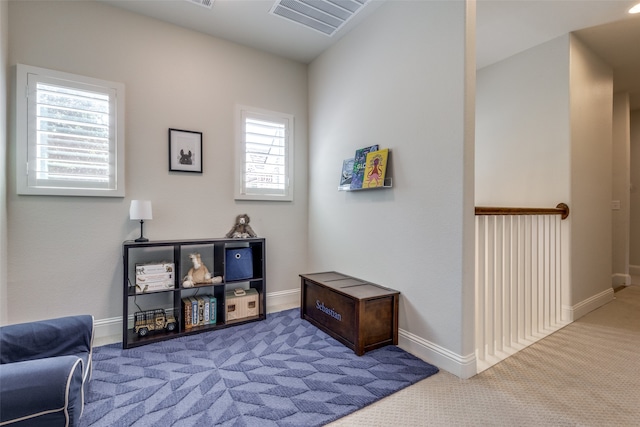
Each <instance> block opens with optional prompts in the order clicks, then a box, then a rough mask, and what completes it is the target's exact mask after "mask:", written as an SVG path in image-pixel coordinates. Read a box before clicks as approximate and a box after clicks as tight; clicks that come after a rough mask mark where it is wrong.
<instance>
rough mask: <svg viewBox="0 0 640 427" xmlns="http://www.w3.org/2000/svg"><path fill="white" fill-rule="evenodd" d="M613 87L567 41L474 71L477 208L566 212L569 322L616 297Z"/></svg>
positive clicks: (597, 65)
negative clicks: (561, 206) (559, 208)
mask: <svg viewBox="0 0 640 427" xmlns="http://www.w3.org/2000/svg"><path fill="white" fill-rule="evenodd" d="M612 81H613V80H612V71H611V68H610V67H608V66H607V65H606V64H604V63H603V62H602V61H601V60H600V59H599V58H597V57H595V56H594V55H593V54H592V53H591V52H590V51H589V50H588V49H587V48H586V47H585V46H584V45H583V44H582V43H581V42H580V41H579V40H577V39H576V38H575V37H574V36H572V35H565V36H562V37H559V38H556V39H554V40H551V41H549V42H547V43H544V44H541V45H539V46H536V47H534V48H532V49H529V50H527V51H525V52H522V53H520V54H518V55H515V56H513V57H511V58H508V59H506V60H504V61H501V62H499V63H497V64H494V65H491V66H489V67H485V68H483V69H481V70H479V71H478V81H477V86H478V87H477V112H476V119H477V125H476V204H477V205H484V206H525V207H554V206H556V204H557V203H560V202H565V203H567V204H568V205H569V207H570V209H571V214H570V216H569V218H568V219H567V220H565V221H563V236H562V241H563V245H564V249H563V250H564V253H566V254H568V258H566V259H565V261H566V262H565V265H564V268H563V272H562V274H563V276H562V277H563V279H562V280H563V283H569V284H570V285H569V287H568V288H565V292H564V293H563V304H564V305H565V314H566V316H567V318H568V320H571V319H576V318H578V317H580V316H582V315H583V314H585V313H586V312H588V311H590V310H592V309H594V308H597V307H598V306H600V305H602V304H604V303H606V302H607V301H609V300H610V299H611V297H612V292H611V268H612V267H611V251H612V247H611V239H612V232H611V188H612V166H611V162H612V142H611V141H612V102H613V95H612V94H613V84H612Z"/></svg>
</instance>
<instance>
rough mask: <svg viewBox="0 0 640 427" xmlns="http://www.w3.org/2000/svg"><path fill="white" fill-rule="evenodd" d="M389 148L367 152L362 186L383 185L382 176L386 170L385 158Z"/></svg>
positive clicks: (387, 156)
mask: <svg viewBox="0 0 640 427" xmlns="http://www.w3.org/2000/svg"><path fill="white" fill-rule="evenodd" d="M388 159H389V149H388V148H385V149H384V150H378V151H372V152H370V153H369V154H367V162H366V166H365V170H364V178H363V181H362V188H375V187H382V186H383V185H384V176H385V174H386V172H387V160H388Z"/></svg>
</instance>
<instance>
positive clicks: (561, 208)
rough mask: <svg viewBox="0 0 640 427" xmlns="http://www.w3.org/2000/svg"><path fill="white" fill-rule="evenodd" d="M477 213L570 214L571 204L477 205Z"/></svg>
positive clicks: (564, 217) (563, 215)
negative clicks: (498, 206)
mask: <svg viewBox="0 0 640 427" xmlns="http://www.w3.org/2000/svg"><path fill="white" fill-rule="evenodd" d="M476 215H562V219H567V217H568V216H569V206H567V205H566V204H565V203H559V204H558V206H556V207H555V208H496V207H481V206H476Z"/></svg>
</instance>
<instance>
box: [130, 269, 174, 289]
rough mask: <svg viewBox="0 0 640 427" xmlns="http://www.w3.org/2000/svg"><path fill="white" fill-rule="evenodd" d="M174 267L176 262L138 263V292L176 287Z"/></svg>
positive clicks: (136, 285) (136, 286)
mask: <svg viewBox="0 0 640 427" xmlns="http://www.w3.org/2000/svg"><path fill="white" fill-rule="evenodd" d="M174 269H175V264H173V263H169V262H158V263H149V264H136V283H135V289H136V293H137V294H143V293H147V292H157V291H165V290H167V289H174V288H175V279H174Z"/></svg>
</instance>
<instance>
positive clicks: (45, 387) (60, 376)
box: [0, 315, 93, 427]
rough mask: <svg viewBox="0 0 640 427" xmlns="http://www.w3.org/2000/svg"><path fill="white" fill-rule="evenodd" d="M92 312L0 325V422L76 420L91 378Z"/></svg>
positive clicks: (50, 423)
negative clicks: (89, 313)
mask: <svg viewBox="0 0 640 427" xmlns="http://www.w3.org/2000/svg"><path fill="white" fill-rule="evenodd" d="M92 345H93V316H89V315H82V316H69V317H62V318H57V319H50V320H43V321H38V322H30V323H21V324H16V325H7V326H2V327H0V426H5V425H10V426H29V427H32V426H47V427H49V426H77V425H79V419H80V416H81V415H82V409H83V406H84V392H85V390H86V389H87V388H88V382H89V379H90V378H91V356H92Z"/></svg>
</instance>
